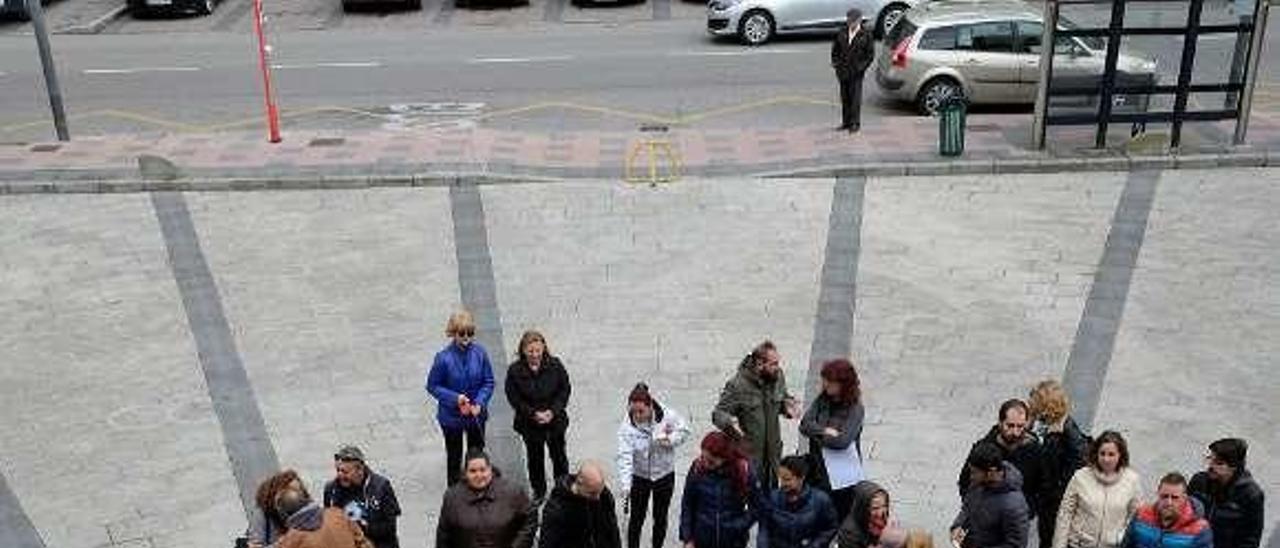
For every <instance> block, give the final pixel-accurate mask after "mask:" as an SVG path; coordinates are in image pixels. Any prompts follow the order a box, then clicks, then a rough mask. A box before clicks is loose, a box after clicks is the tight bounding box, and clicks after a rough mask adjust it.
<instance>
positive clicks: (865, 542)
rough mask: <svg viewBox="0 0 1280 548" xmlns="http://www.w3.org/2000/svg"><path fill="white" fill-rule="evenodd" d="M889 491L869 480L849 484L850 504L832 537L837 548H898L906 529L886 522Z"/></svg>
mask: <svg viewBox="0 0 1280 548" xmlns="http://www.w3.org/2000/svg"><path fill="white" fill-rule="evenodd" d="M889 518H890V513H889V492H888V491H886V490H885V489H884V488H883V487H881V486H880V485H879V484H877V483H875V482H872V481H861V482H858V484H857V485H854V486H853V506H852V507H851V508H850V509H849V515H847V516H845V518H844V521H843V522H842V523H841V524H840V531H839V533H837V536H836V546H838V547H839V548H874V547H883V548H901V547H902V546H903V545H904V544H906V541H907V538H906V537H907V535H906V532H905V531H903V530H901V529H898V528H896V527H893V526H892V525H891V522H890V519H889Z"/></svg>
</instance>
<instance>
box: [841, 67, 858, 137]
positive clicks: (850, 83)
mask: <svg viewBox="0 0 1280 548" xmlns="http://www.w3.org/2000/svg"><path fill="white" fill-rule="evenodd" d="M839 80H840V126H841V127H846V128H854V129H857V128H858V127H859V126H861V125H862V75H861V74H859V75H857V76H854V77H850V78H840V79H839Z"/></svg>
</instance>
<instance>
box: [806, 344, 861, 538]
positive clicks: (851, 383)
mask: <svg viewBox="0 0 1280 548" xmlns="http://www.w3.org/2000/svg"><path fill="white" fill-rule="evenodd" d="M865 415H866V411H865V410H864V409H863V407H862V388H861V382H860V381H859V380H858V372H857V370H855V369H854V368H853V363H852V362H850V361H849V360H846V359H836V360H831V361H828V362H827V363H825V364H823V365H822V392H821V393H820V394H818V397H817V398H816V399H814V400H813V403H812V404H810V405H809V409H808V410H807V411H805V413H804V418H802V419H800V435H802V436H804V437H806V438H809V456H810V458H811V459H813V461H814V467H813V469H812V470H810V471H809V474H810V476H812V477H811V478H810V483H811V484H813V485H817V486H818V487H820V488H821V489H823V490H825V491H826V492H827V494H828V495H831V502H832V503H834V504H835V506H836V517H837V519H841V520H843V519H844V518H845V516H847V515H848V514H849V509H850V508H852V507H853V487H854V486H853V485H848V486H843V487H840V488H835V486H833V485H832V484H831V478H830V476H828V475H827V473H826V469H825V467H826V462H824V460H823V454H822V453H823V451H822V450H823V449H834V450H839V451H845V450H849V446H850V445H852V446H853V449H854V452H855V454H856V455H857V457H858V458H861V456H862V447H861V445H862V421H863V419H864V417H865ZM856 479H861V478H856ZM856 479H855V480H850V481H856Z"/></svg>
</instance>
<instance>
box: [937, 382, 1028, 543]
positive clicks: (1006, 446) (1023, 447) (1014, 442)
mask: <svg viewBox="0 0 1280 548" xmlns="http://www.w3.org/2000/svg"><path fill="white" fill-rule="evenodd" d="M1030 416H1031V414H1030V409H1029V408H1028V407H1027V404H1026V403H1025V402H1023V401H1022V400H1019V399H1012V400H1007V401H1005V402H1004V403H1002V404H1000V414H999V417H998V418H997V421H998V422H997V423H996V425H995V426H992V427H991V430H990V431H988V432H987V435H986V436H983V437H982V439H980V440H978V441H977V442H974V444H973V446H974V447H977V446H979V445H982V444H984V443H991V444H994V445H995V446H996V448H998V449H999V450H1000V458H1001V460H1003V461H1006V462H1008V463H1009V464H1012V465H1013V466H1014V467H1015V468H1017V469H1018V475H1019V477H1020V478H1021V486H1022V488H1021V490H1022V495H1023V496H1024V497H1026V499H1027V508H1028V509H1029V511H1030V512H1031V514H1030V517H1031V518H1034V517H1035V511H1036V508H1037V505H1038V504H1039V502H1038V501H1039V500H1040V486H1041V478H1042V477H1043V474H1042V469H1043V468H1044V465H1043V463H1042V462H1041V459H1040V442H1039V440H1037V439H1036V438H1035V437H1034V436H1032V435H1030V434H1029V433H1028V432H1027V426H1028V423H1027V420H1028V418H1029V417H1030ZM972 470H973V467H972V466H969V465H968V463H966V464H965V465H964V466H963V467H961V468H960V480H959V481H958V482H957V485H958V486H959V488H960V498H961V500H963V499H964V496H965V495H966V494H967V493H968V492H969V487H970V486H971V485H972V482H973V478H972V477H971V475H970V474H971V471H972Z"/></svg>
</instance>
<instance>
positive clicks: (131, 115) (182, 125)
mask: <svg viewBox="0 0 1280 548" xmlns="http://www.w3.org/2000/svg"><path fill="white" fill-rule="evenodd" d="M780 105H793V106H819V107H831V106H836V103H835V102H833V101H830V100H827V99H814V98H812V97H804V96H799V95H787V96H781V97H771V98H768V99H761V100H758V101H751V102H748V103H741V104H737V105H729V106H724V107H716V108H713V109H709V110H704V111H701V112H695V113H691V114H686V115H682V116H662V115H659V114H652V113H646V112H637V111H630V110H625V109H619V108H612V107H602V106H596V105H584V104H579V103H573V102H567V101H548V102H541V103H534V104H531V105H525V106H521V107H514V108H509V109H503V110H496V111H493V112H486V113H483V114H480V115H478V116H474V117H471V118H470V119H472V120H476V121H483V120H492V119H496V118H506V117H513V116H519V115H521V114H528V113H532V112H540V111H546V110H567V111H576V112H586V113H590V114H600V115H604V116H611V117H614V118H623V119H627V120H635V121H638V122H650V123H656V124H664V125H672V126H675V125H686V124H692V123H696V122H699V121H703V120H706V119H708V118H712V117H716V116H725V115H730V114H739V113H742V112H748V111H752V110H759V109H764V108H768V107H773V106H780ZM326 113H338V114H354V115H357V116H362V117H366V118H374V119H379V118H382V117H383V115H381V114H378V113H376V112H373V111H370V110H365V109H360V108H354V107H344V106H337V105H327V106H318V107H310V108H304V109H299V110H291V111H285V112H282V113H281V115H280V116H281V118H284V119H289V118H300V117H304V116H309V115H313V114H326ZM90 118H116V119H121V120H128V121H132V122H140V123H144V124H149V125H153V126H158V127H163V128H168V129H171V130H175V131H180V132H193V133H201V132H214V131H223V130H228V129H235V128H241V127H251V126H255V125H258V124H261V123H262V117H261V116H253V117H248V118H243V119H240V120H235V121H231V122H219V123H214V124H193V123H187V122H177V121H172V120H166V119H163V118H159V117H156V116H151V115H148V114H143V113H139V112H133V111H128V110H120V109H103V110H95V111H90V112H85V113H80V114H74V115H71V116H69V117H68V119H69V120H85V119H90ZM48 123H49V120H47V119H42V120H32V121H29V122H19V123H15V124H9V125H4V126H0V133H9V132H14V131H21V130H24V129H30V128H34V127H39V126H43V125H45V124H48Z"/></svg>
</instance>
